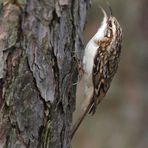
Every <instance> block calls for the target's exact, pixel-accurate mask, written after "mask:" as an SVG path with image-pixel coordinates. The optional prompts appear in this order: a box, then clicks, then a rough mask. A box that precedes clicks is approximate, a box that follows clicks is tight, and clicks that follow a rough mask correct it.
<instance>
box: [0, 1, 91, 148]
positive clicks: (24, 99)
mask: <svg viewBox="0 0 148 148" xmlns="http://www.w3.org/2000/svg"><path fill="white" fill-rule="evenodd" d="M87 5H88V0H69V1H68V0H59V1H58V0H26V1H25V0H18V1H17V0H4V1H3V2H2V1H1V2H0V148H36V147H38V148H69V147H70V129H71V124H72V114H73V112H74V110H75V94H76V86H75V85H73V84H74V83H76V82H77V65H76V61H75V57H78V58H80V59H81V57H82V54H81V53H82V51H83V44H82V32H83V29H84V24H85V17H86V7H87Z"/></svg>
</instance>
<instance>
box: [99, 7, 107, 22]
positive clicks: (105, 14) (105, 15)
mask: <svg viewBox="0 0 148 148" xmlns="http://www.w3.org/2000/svg"><path fill="white" fill-rule="evenodd" d="M99 7H100V9H101V11H102V13H103V14H104V18H106V19H107V20H108V16H107V13H106V12H105V10H104V9H103V8H102V7H101V6H99Z"/></svg>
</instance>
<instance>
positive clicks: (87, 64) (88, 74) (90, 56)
mask: <svg viewBox="0 0 148 148" xmlns="http://www.w3.org/2000/svg"><path fill="white" fill-rule="evenodd" d="M106 20H107V18H106V17H104V19H103V22H102V25H101V27H100V28H99V30H98V31H97V33H96V34H95V35H94V36H93V37H92V39H91V40H90V41H89V42H88V44H87V45H86V48H85V51H84V57H83V68H84V71H85V73H84V77H83V81H84V98H85V99H86V100H89V99H90V97H91V96H92V95H93V81H92V70H93V64H94V57H95V55H96V52H97V49H98V48H99V46H98V45H97V44H96V43H95V41H96V40H101V39H103V38H104V34H105V29H106V25H107V23H106Z"/></svg>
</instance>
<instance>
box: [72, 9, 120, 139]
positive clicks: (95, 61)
mask: <svg viewBox="0 0 148 148" xmlns="http://www.w3.org/2000/svg"><path fill="white" fill-rule="evenodd" d="M101 10H102V12H103V14H104V18H103V21H102V24H101V26H100V28H99V29H98V31H97V33H96V34H95V35H94V36H93V37H92V39H90V41H89V42H88V44H87V45H86V48H85V51H84V57H83V65H82V67H83V71H84V74H83V78H82V79H83V81H84V97H85V100H87V104H86V105H85V106H84V107H83V112H82V114H81V116H80V117H79V118H78V120H77V122H76V123H75V124H74V126H73V127H72V131H71V139H72V138H73V136H74V134H75V132H76V131H77V129H78V127H79V125H80V124H81V122H82V121H83V119H84V117H85V115H86V114H87V113H88V112H89V113H91V114H94V113H95V111H96V107H97V105H98V104H99V103H100V102H101V100H102V99H103V97H104V96H105V95H106V93H107V91H108V89H109V87H110V84H111V81H112V79H113V77H114V75H115V73H116V71H117V68H118V63H119V59H120V53H121V43H122V28H121V26H120V24H119V22H118V21H117V19H116V18H115V17H114V16H113V15H112V10H111V7H109V10H110V13H109V15H107V13H106V12H105V10H104V9H103V8H101Z"/></svg>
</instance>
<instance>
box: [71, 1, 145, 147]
mask: <svg viewBox="0 0 148 148" xmlns="http://www.w3.org/2000/svg"><path fill="white" fill-rule="evenodd" d="M108 1H109V3H110V4H111V7H112V9H113V15H114V16H115V17H116V18H117V19H118V21H119V22H120V24H121V26H122V27H123V32H124V41H123V47H122V54H121V61H120V65H119V69H118V72H117V74H116V76H115V78H114V79H113V82H112V85H111V88H110V89H109V91H108V93H107V95H106V97H105V98H104V100H103V101H102V103H101V104H100V105H99V106H98V108H97V112H96V114H95V115H94V116H91V115H87V117H86V118H85V120H84V121H83V123H82V125H81V126H80V128H79V129H78V131H77V133H76V135H75V137H74V139H73V142H72V146H73V148H148V0H124V1H121V0H120V1H119V0H108ZM99 4H101V5H102V6H103V7H104V8H105V9H107V4H106V1H103V0H92V5H91V7H90V8H89V10H88V15H87V24H86V28H85V32H84V39H85V44H86V43H87V41H88V40H89V39H90V38H91V37H92V36H93V35H94V34H95V32H96V31H97V29H98V27H99V25H100V24H101V21H102V17H103V14H102V13H101V10H100V9H99ZM80 88H81V83H80V84H79V86H78V90H80V91H78V94H77V104H81V102H82V101H81V89H80ZM77 110H80V106H79V105H77ZM78 115H79V112H76V113H75V119H76V118H77V117H78Z"/></svg>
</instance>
